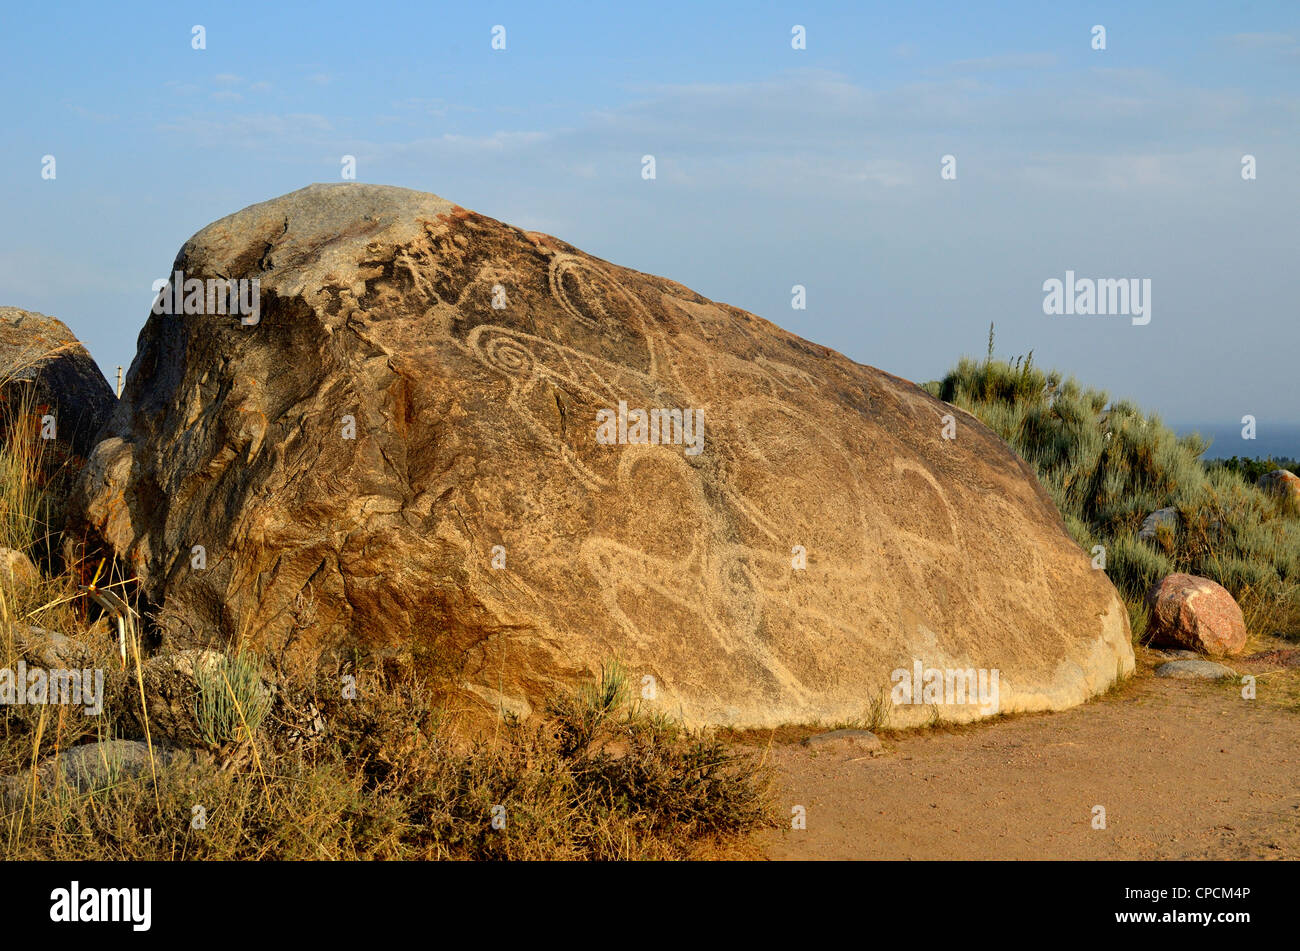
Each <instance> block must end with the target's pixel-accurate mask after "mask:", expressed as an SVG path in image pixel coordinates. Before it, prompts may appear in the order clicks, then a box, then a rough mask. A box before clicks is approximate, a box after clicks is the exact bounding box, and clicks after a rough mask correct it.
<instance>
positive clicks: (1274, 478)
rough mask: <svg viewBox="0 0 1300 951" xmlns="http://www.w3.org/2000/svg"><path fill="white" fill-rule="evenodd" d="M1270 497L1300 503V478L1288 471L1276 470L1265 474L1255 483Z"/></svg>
mask: <svg viewBox="0 0 1300 951" xmlns="http://www.w3.org/2000/svg"><path fill="white" fill-rule="evenodd" d="M1255 484H1256V485H1258V486H1259V487H1260V488H1261V489H1263V490H1264V491H1265V492H1267V493H1268V494H1269V495H1275V496H1280V497H1281V498H1288V497H1289V498H1290V499H1291V500H1292V501H1294V502H1296V503H1300V476H1297V475H1296V474H1295V473H1294V472H1288V471H1287V470H1286V469H1274V470H1273V471H1272V472H1265V473H1264V474H1263V475H1262V476H1260V477H1259V479H1258V480H1257V481H1256V483H1255Z"/></svg>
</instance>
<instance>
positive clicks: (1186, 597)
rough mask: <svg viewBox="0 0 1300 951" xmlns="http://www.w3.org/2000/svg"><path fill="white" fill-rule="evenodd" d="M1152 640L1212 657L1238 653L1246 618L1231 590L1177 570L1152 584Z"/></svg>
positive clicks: (1149, 598)
mask: <svg viewBox="0 0 1300 951" xmlns="http://www.w3.org/2000/svg"><path fill="white" fill-rule="evenodd" d="M1146 602H1147V608H1148V609H1150V611H1151V621H1150V630H1151V643H1152V644H1153V645H1155V646H1157V647H1160V646H1163V647H1182V648H1185V649H1187V650H1194V651H1197V652H1198V653H1201V654H1209V655H1210V656H1211V657H1219V656H1223V655H1226V654H1238V653H1240V652H1241V650H1242V648H1244V647H1245V646H1246V621H1245V618H1244V617H1243V616H1242V614H1241V608H1240V607H1238V606H1237V602H1236V600H1235V599H1234V598H1233V597H1232V595H1231V594H1229V593H1228V590H1227V589H1226V588H1224V587H1223V586H1222V585H1220V584H1218V583H1217V582H1214V581H1211V580H1210V579H1209V578H1202V577H1200V576H1198V575H1189V574H1183V573H1181V572H1180V573H1177V574H1172V575H1168V576H1166V577H1164V578H1162V579H1161V580H1160V581H1159V582H1157V583H1156V584H1154V585H1152V586H1151V590H1150V591H1148V592H1147V597H1146Z"/></svg>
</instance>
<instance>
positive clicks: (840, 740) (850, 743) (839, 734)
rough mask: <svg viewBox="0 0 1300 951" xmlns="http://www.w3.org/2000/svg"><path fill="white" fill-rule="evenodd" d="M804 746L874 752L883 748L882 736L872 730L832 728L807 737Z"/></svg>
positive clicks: (803, 742)
mask: <svg viewBox="0 0 1300 951" xmlns="http://www.w3.org/2000/svg"><path fill="white" fill-rule="evenodd" d="M801 745H802V746H804V747H807V748H809V749H816V750H850V749H851V750H854V751H859V752H863V753H874V752H876V751H877V750H880V749H882V748H883V744H882V743H881V742H880V737H878V736H876V734H874V733H872V732H871V731H870V730H831V731H830V732H829V733H818V734H817V735H816V736H809V737H805V738H804V739H803V741H802V743H801Z"/></svg>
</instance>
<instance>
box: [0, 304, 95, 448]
mask: <svg viewBox="0 0 1300 951" xmlns="http://www.w3.org/2000/svg"><path fill="white" fill-rule="evenodd" d="M0 401H2V402H3V403H4V404H5V406H7V407H9V408H10V409H11V411H13V410H16V409H18V408H20V407H22V406H23V404H24V402H26V403H27V404H28V405H27V407H26V408H27V409H28V410H30V411H31V412H32V413H34V414H35V416H36V417H38V418H39V417H41V416H44V415H47V414H48V415H50V416H53V417H54V421H55V430H54V431H55V440H54V441H55V442H57V443H59V444H61V445H63V446H65V447H67V448H68V449H70V450H71V451H72V452H74V453H76V454H77V455H78V456H83V457H84V456H87V455H89V454H90V450H91V447H92V446H94V444H95V435H96V434H97V433H98V432H99V429H100V427H101V426H103V425H104V423H105V422H107V421H108V417H109V416H110V415H111V414H112V412H113V407H114V405H115V404H116V403H117V398H116V397H114V396H113V390H112V388H111V387H110V386H109V385H108V382H107V381H106V380H105V379H104V375H103V374H102V373H100V372H99V367H97V366H96V365H95V361H94V360H93V359H92V358H91V356H90V354H89V353H88V352H87V351H86V348H85V347H83V346H82V345H81V343H80V341H78V340H77V338H76V337H75V336H73V333H72V331H71V330H69V329H68V328H67V326H66V325H65V324H64V323H63V321H61V320H59V319H57V318H55V317H47V316H45V315H44V314H37V313H33V312H32V311H27V310H19V309H18V308H17V307H0Z"/></svg>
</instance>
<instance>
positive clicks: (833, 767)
mask: <svg viewBox="0 0 1300 951" xmlns="http://www.w3.org/2000/svg"><path fill="white" fill-rule="evenodd" d="M1243 670H1244V668H1243ZM1297 687H1300V671H1296V670H1288V671H1284V672H1281V673H1278V674H1273V675H1269V676H1265V677H1262V678H1260V680H1259V687H1258V689H1259V693H1260V696H1259V697H1258V698H1257V699H1255V700H1243V699H1241V695H1240V687H1239V686H1238V687H1233V686H1230V685H1224V684H1214V683H1206V682H1199V681H1180V680H1166V679H1157V678H1155V677H1153V676H1152V675H1151V673H1150V665H1149V664H1146V665H1142V667H1141V668H1140V670H1139V674H1138V675H1137V676H1136V677H1135V678H1134V679H1133V680H1131V681H1130V682H1129V683H1128V684H1126V685H1124V686H1123V687H1121V688H1120V689H1118V690H1116V691H1114V692H1113V693H1111V694H1109V695H1107V696H1105V697H1102V698H1100V699H1098V700H1095V701H1093V702H1091V703H1088V704H1085V705H1084V706H1081V707H1077V708H1075V709H1072V710H1068V711H1065V712H1062V713H1053V714H1039V715H1032V716H1022V717H1015V718H1008V719H1004V720H998V721H994V722H990V723H987V724H981V725H977V726H971V727H963V728H957V729H953V730H950V731H944V730H943V729H942V728H940V729H938V730H926V731H917V732H913V733H910V734H900V735H897V736H893V737H889V736H886V739H885V749H884V751H883V753H882V754H880V755H876V756H869V755H865V754H864V752H863V751H862V750H860V749H859V750H838V751H832V750H819V751H812V750H809V749H807V748H805V747H802V746H800V745H798V744H790V743H786V744H783V745H776V744H774V745H773V746H771V747H770V749H769V750H768V751H767V756H768V759H769V761H770V762H772V763H773V764H774V766H775V768H776V798H777V801H778V803H780V804H781V809H782V812H783V814H784V815H790V809H791V807H792V806H794V805H802V806H804V807H805V809H806V815H807V828H806V829H805V830H803V831H793V830H789V829H787V830H783V831H775V832H772V833H770V834H767V835H765V836H764V837H763V839H762V840H761V843H760V845H761V847H762V848H763V850H764V852H765V853H766V854H767V855H768V856H769V857H771V858H776V859H1242V858H1255V859H1260V858H1263V859H1271V858H1292V859H1294V858H1300V742H1297V741H1298V740H1300V708H1298V707H1297V705H1296V696H1297ZM1097 805H1101V806H1104V807H1105V810H1106V828H1105V829H1094V828H1093V807H1094V806H1097Z"/></svg>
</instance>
